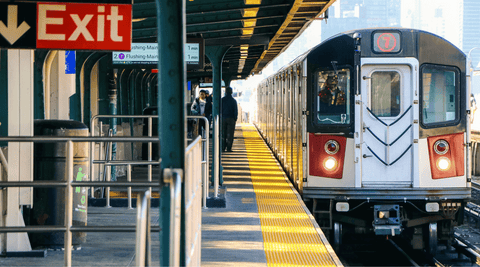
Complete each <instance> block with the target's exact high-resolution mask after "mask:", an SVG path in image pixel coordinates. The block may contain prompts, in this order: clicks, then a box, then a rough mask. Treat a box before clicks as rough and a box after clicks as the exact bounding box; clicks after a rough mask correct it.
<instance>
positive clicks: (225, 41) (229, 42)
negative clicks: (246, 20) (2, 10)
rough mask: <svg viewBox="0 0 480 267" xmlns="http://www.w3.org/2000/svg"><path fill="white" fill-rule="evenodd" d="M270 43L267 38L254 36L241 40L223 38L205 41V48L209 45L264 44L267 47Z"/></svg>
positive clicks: (237, 38)
mask: <svg viewBox="0 0 480 267" xmlns="http://www.w3.org/2000/svg"><path fill="white" fill-rule="evenodd" d="M269 41H270V38H269V37H268V36H256V35H253V36H252V37H250V38H248V37H246V38H242V37H224V38H212V39H205V46H211V45H241V44H264V45H267V44H268V42H269Z"/></svg>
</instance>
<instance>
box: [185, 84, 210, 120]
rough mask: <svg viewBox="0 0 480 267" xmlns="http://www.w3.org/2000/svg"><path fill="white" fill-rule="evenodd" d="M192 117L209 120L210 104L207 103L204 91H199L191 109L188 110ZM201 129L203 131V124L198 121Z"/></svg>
mask: <svg viewBox="0 0 480 267" xmlns="http://www.w3.org/2000/svg"><path fill="white" fill-rule="evenodd" d="M190 110H191V112H192V115H198V116H204V117H206V118H207V119H209V118H210V116H211V114H212V102H210V101H207V94H206V91H205V90H203V89H202V90H200V95H199V97H197V98H196V99H195V101H193V104H192V107H191V108H190ZM200 127H201V129H205V122H204V121H203V120H201V121H200Z"/></svg>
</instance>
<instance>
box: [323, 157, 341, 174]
mask: <svg viewBox="0 0 480 267" xmlns="http://www.w3.org/2000/svg"><path fill="white" fill-rule="evenodd" d="M337 165H338V163H337V160H336V159H335V158H333V157H328V158H326V159H325V160H324V161H323V166H324V167H325V169H326V170H327V171H333V170H335V169H336V168H337Z"/></svg>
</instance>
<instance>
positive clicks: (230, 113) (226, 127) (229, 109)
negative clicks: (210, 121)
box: [222, 87, 238, 152]
mask: <svg viewBox="0 0 480 267" xmlns="http://www.w3.org/2000/svg"><path fill="white" fill-rule="evenodd" d="M232 93H233V90H232V87H227V88H225V96H224V97H222V131H223V137H222V141H223V151H225V149H226V150H227V152H231V151H232V145H233V135H234V134H235V124H236V122H237V117H238V109H237V100H235V99H234V98H233V96H232Z"/></svg>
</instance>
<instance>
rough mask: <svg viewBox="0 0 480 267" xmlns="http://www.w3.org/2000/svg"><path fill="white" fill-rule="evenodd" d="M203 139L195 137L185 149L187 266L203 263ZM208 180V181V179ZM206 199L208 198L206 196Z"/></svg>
mask: <svg viewBox="0 0 480 267" xmlns="http://www.w3.org/2000/svg"><path fill="white" fill-rule="evenodd" d="M202 154H204V153H203V151H202V141H201V138H200V136H199V137H197V139H195V141H193V142H192V143H191V144H190V145H189V146H188V147H187V149H186V151H185V179H184V185H185V189H184V191H183V192H184V194H185V195H184V197H183V199H184V200H185V202H184V203H185V204H184V205H185V208H184V210H185V220H184V221H185V234H184V236H185V266H187V267H188V266H200V265H201V251H202V249H201V238H202V195H203V196H204V197H205V194H204V189H205V188H206V186H202V184H203V185H206V183H205V182H206V181H205V180H206V179H205V177H202V176H201V175H199V173H201V171H200V169H201V168H202V167H203V166H202V165H201V164H200V162H201V161H202ZM207 182H208V181H207ZM204 200H206V199H205V198H204Z"/></svg>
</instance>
